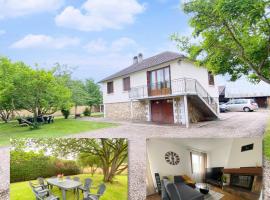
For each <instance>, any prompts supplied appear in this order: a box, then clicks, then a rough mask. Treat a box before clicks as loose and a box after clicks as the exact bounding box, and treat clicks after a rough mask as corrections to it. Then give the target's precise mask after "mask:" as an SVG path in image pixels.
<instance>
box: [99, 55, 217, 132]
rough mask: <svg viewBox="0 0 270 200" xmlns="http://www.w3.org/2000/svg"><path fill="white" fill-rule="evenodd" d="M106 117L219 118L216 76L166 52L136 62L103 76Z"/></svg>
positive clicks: (181, 120) (171, 120) (168, 120)
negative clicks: (105, 76)
mask: <svg viewBox="0 0 270 200" xmlns="http://www.w3.org/2000/svg"><path fill="white" fill-rule="evenodd" d="M100 83H102V89H103V103H104V113H105V117H106V118H111V119H126V120H140V121H152V122H158V123H171V124H172V123H176V124H183V125H186V126H187V127H188V126H189V122H198V121H203V120H209V119H215V118H218V114H219V108H218V89H217V86H216V85H215V77H214V76H213V75H212V74H211V73H210V72H208V71H207V70H206V69H205V68H201V67H197V66H195V65H194V63H193V62H192V61H190V60H188V59H187V58H186V57H185V56H183V55H181V54H178V53H174V52H163V53H160V54H158V55H155V56H152V57H149V58H146V59H144V58H143V55H142V54H139V55H138V56H135V57H134V58H133V64H132V65H131V66H129V67H127V68H125V69H123V70H121V71H119V72H117V73H115V74H113V75H111V76H109V77H107V78H105V79H103V80H101V81H100Z"/></svg>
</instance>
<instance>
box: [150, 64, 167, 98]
mask: <svg viewBox="0 0 270 200" xmlns="http://www.w3.org/2000/svg"><path fill="white" fill-rule="evenodd" d="M148 92H149V96H162V95H168V94H170V93H171V77H170V67H164V68H161V69H157V70H153V71H149V72H148Z"/></svg>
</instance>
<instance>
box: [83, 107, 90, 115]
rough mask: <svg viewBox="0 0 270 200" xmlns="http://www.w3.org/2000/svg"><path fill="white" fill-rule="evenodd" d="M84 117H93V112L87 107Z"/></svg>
mask: <svg viewBox="0 0 270 200" xmlns="http://www.w3.org/2000/svg"><path fill="white" fill-rule="evenodd" d="M83 115H84V116H91V111H90V109H89V108H88V107H86V108H85V109H84V111H83Z"/></svg>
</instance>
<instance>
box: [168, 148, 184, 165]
mask: <svg viewBox="0 0 270 200" xmlns="http://www.w3.org/2000/svg"><path fill="white" fill-rule="evenodd" d="M165 160H166V162H167V163H169V164H170V165H178V164H179V163H180V158H179V155H178V154H177V153H175V152H173V151H168V152H167V153H166V154H165Z"/></svg>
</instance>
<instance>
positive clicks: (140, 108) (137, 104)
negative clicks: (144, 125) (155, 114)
mask: <svg viewBox="0 0 270 200" xmlns="http://www.w3.org/2000/svg"><path fill="white" fill-rule="evenodd" d="M132 108H133V119H134V120H140V121H147V117H146V116H147V102H146V101H134V102H132Z"/></svg>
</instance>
